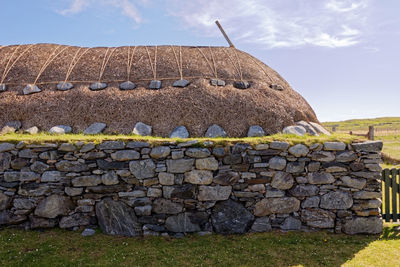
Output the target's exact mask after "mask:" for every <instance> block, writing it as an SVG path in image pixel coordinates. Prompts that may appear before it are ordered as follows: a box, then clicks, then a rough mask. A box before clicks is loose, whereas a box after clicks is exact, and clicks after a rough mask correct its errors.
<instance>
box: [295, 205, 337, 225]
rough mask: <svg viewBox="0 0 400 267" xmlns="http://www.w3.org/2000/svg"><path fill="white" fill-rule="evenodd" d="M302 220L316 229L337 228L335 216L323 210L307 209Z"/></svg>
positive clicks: (302, 215) (302, 214)
mask: <svg viewBox="0 0 400 267" xmlns="http://www.w3.org/2000/svg"><path fill="white" fill-rule="evenodd" d="M301 220H302V221H304V222H305V223H306V224H307V225H308V226H311V227H315V228H333V227H335V214H334V213H333V212H330V211H326V210H322V209H305V210H303V211H302V212H301Z"/></svg>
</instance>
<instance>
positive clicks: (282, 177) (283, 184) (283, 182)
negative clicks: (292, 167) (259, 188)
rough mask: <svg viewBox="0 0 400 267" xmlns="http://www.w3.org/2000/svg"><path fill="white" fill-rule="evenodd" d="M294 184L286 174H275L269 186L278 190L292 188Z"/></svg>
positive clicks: (288, 174)
mask: <svg viewBox="0 0 400 267" xmlns="http://www.w3.org/2000/svg"><path fill="white" fill-rule="evenodd" d="M293 184H294V179H293V176H292V175H291V174H290V173H286V172H276V174H275V175H274V177H273V178H272V182H271V186H272V187H274V188H277V189H280V190H286V189H290V188H292V186H293Z"/></svg>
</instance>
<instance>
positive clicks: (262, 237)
mask: <svg viewBox="0 0 400 267" xmlns="http://www.w3.org/2000/svg"><path fill="white" fill-rule="evenodd" d="M399 253H400V232H399V231H398V230H397V229H396V226H394V225H388V226H387V227H386V228H385V229H384V233H383V234H382V235H381V236H374V235H357V236H348V235H342V234H331V233H326V232H315V233H301V232H289V233H280V232H270V233H260V234H247V235H240V236H239V235H238V236H221V235H210V236H197V235H190V236H187V237H185V238H182V239H171V238H163V237H149V238H126V237H114V236H107V235H104V234H101V233H97V234H96V235H94V236H91V237H82V236H80V233H79V232H69V231H65V230H60V229H54V230H49V231H45V232H34V231H23V230H17V229H5V230H2V231H0V266H89V265H90V266H340V265H344V266H398V263H399Z"/></svg>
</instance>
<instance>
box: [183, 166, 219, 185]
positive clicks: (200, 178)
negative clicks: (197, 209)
mask: <svg viewBox="0 0 400 267" xmlns="http://www.w3.org/2000/svg"><path fill="white" fill-rule="evenodd" d="M212 181H213V174H212V172H211V171H206V170H193V171H190V172H186V173H185V182H186V183H190V184H201V185H208V184H211V183H212Z"/></svg>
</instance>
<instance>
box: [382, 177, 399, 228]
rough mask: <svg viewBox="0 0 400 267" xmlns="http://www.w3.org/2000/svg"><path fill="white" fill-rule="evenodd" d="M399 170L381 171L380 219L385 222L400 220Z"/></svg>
mask: <svg viewBox="0 0 400 267" xmlns="http://www.w3.org/2000/svg"><path fill="white" fill-rule="evenodd" d="M399 191H400V169H384V170H383V171H382V198H383V199H382V208H381V210H382V218H383V219H384V220H385V221H386V222H390V221H393V222H397V221H398V220H400V207H399Z"/></svg>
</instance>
